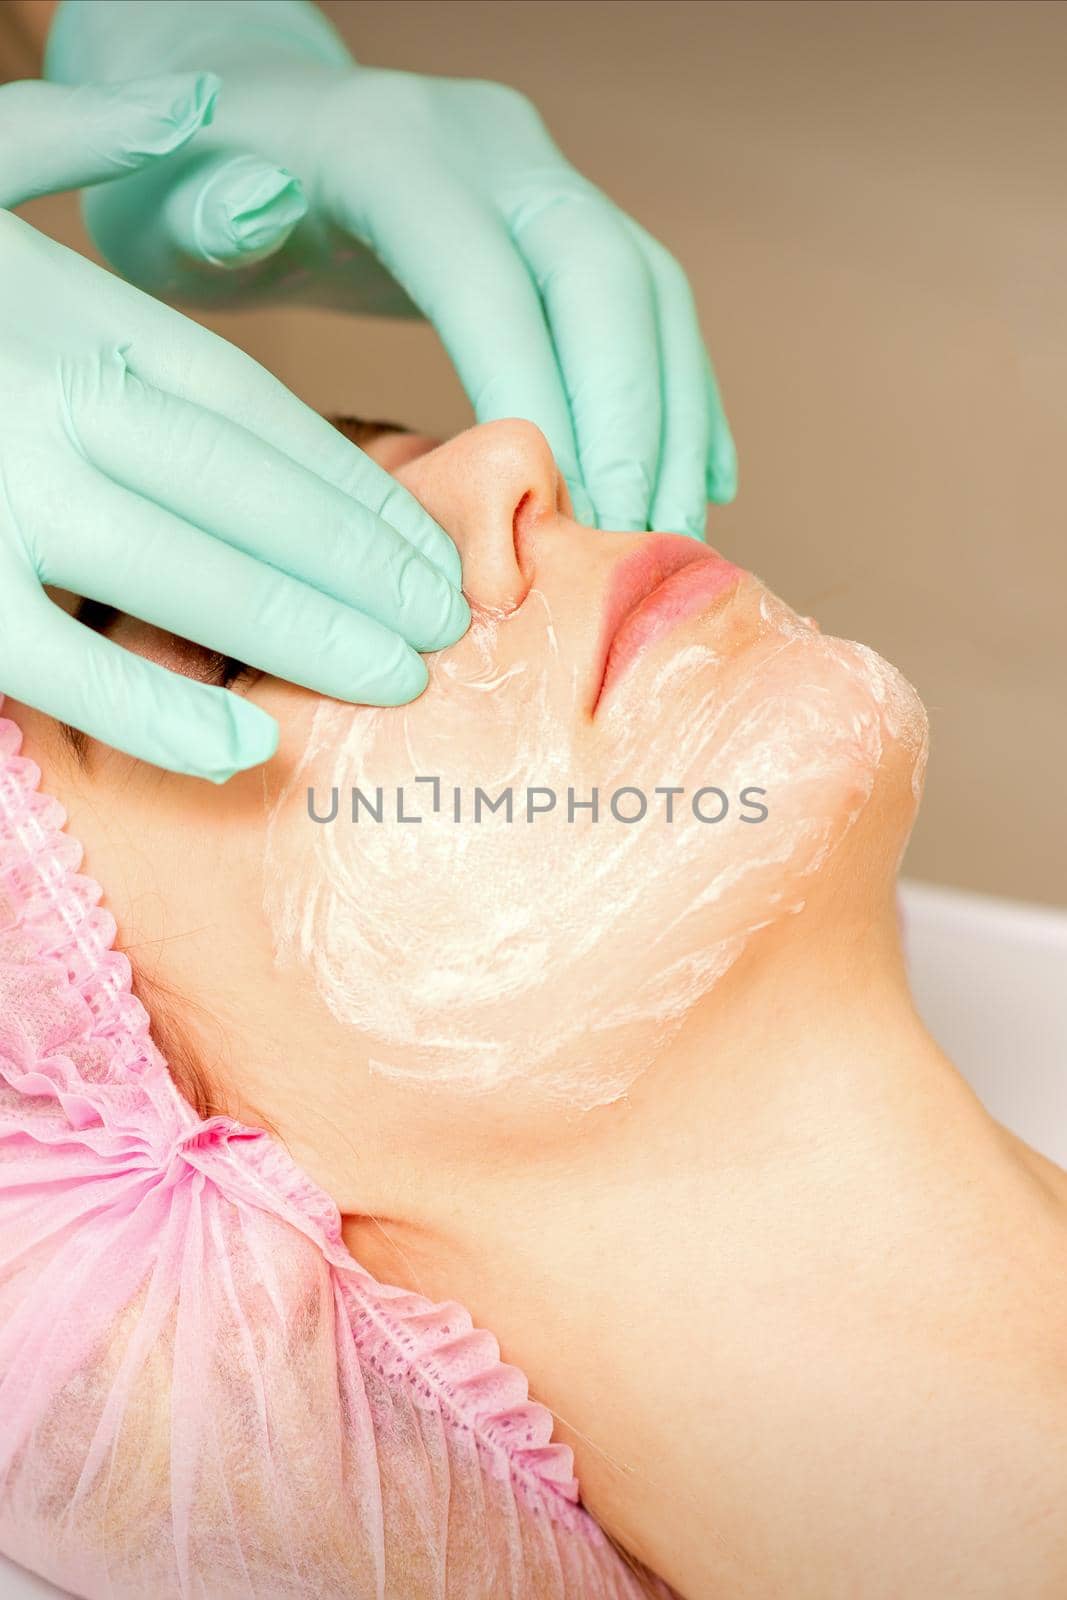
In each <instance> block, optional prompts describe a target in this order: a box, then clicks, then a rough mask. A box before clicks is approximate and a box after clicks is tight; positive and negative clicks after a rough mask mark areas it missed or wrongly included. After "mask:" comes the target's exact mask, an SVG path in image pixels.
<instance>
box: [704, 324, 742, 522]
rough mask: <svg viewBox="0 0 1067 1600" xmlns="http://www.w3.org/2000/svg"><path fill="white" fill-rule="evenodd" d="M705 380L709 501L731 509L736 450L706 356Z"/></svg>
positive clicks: (733, 493)
mask: <svg viewBox="0 0 1067 1600" xmlns="http://www.w3.org/2000/svg"><path fill="white" fill-rule="evenodd" d="M704 380H705V383H706V384H707V391H708V415H709V417H710V418H711V446H710V449H709V452H708V473H707V490H708V499H709V500H712V501H714V503H715V505H717V506H728V505H729V504H730V501H731V500H732V499H733V498H734V496H735V495H736V494H737V447H736V445H735V444H734V436H733V434H732V433H731V432H730V424H729V423H728V422H727V420H726V412H725V411H724V410H723V405H722V396H721V395H720V393H719V385H718V381H717V380H716V377H715V372H714V370H713V368H712V365H711V362H710V361H709V360H708V358H707V356H706V355H705V358H704Z"/></svg>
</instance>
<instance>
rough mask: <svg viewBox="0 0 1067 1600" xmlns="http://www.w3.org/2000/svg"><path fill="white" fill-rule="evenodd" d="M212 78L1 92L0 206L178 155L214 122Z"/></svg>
mask: <svg viewBox="0 0 1067 1600" xmlns="http://www.w3.org/2000/svg"><path fill="white" fill-rule="evenodd" d="M219 87H220V84H219V79H218V78H217V77H216V76H215V74H214V73H212V72H180V73H168V74H166V75H164V76H160V77H153V78H137V79H133V80H131V81H130V82H127V83H114V84H102V85H98V84H79V85H77V86H76V87H74V88H68V87H67V86H66V85H62V84H57V83H44V82H41V81H39V80H37V79H27V80H25V81H24V82H20V83H10V84H6V85H5V86H4V87H3V88H0V206H4V207H8V208H10V207H13V206H18V205H22V204H23V202H24V201H26V200H33V199H36V197H37V196H38V195H42V194H56V193H58V192H59V191H61V190H65V189H81V188H84V187H85V186H86V185H87V184H93V183H103V182H106V181H107V180H108V179H111V178H122V177H127V176H128V175H129V174H130V173H131V172H137V171H139V170H140V169H141V168H142V167H145V166H148V165H149V164H150V163H151V162H153V161H158V160H160V159H161V158H162V157H163V156H169V155H171V154H173V152H174V151H176V150H180V149H181V148H182V146H183V145H184V144H187V143H188V141H189V140H190V139H191V138H192V137H193V135H194V134H196V133H197V132H199V130H200V129H201V128H203V127H206V126H207V124H208V123H209V122H210V121H211V119H212V116H213V115H214V110H215V100H216V98H217V96H218V92H219Z"/></svg>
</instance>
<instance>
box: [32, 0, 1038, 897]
mask: <svg viewBox="0 0 1067 1600" xmlns="http://www.w3.org/2000/svg"><path fill="white" fill-rule="evenodd" d="M204 3H208V0H204ZM325 9H326V10H327V11H328V12H329V14H330V15H331V16H332V17H333V19H334V21H335V22H337V23H338V25H339V26H340V27H341V28H342V30H343V31H344V33H345V35H346V37H347V38H348V40H349V42H350V44H351V46H352V48H353V50H354V51H355V52H356V54H357V55H358V56H359V57H360V58H361V59H362V60H364V61H366V62H368V63H381V64H383V65H390V66H400V67H408V68H411V69H413V70H417V71H428V72H440V73H448V74H457V75H468V76H481V77H496V78H501V79H504V80H507V81H509V82H511V83H513V84H515V85H517V86H518V87H520V88H522V89H524V90H525V91H526V92H527V93H528V94H530V95H531V96H532V97H533V99H534V100H535V101H536V102H537V103H538V105H539V106H540V107H541V109H542V111H543V113H544V115H545V117H546V119H547V121H548V123H549V126H550V127H551V128H552V130H553V132H554V134H555V136H556V138H557V140H558V141H559V142H560V144H561V145H562V146H563V148H564V149H565V150H566V151H567V152H568V154H569V155H570V156H571V158H572V159H573V160H574V161H575V163H576V164H577V165H578V166H580V167H581V168H582V169H583V170H584V171H585V172H586V173H587V174H588V175H589V176H590V177H592V178H594V179H595V180H596V181H598V182H599V183H601V184H602V185H603V187H604V188H605V189H607V190H608V191H609V193H610V194H611V195H612V196H613V197H614V198H615V199H616V200H617V201H618V202H619V203H620V204H621V205H622V206H624V207H625V208H626V209H627V210H629V211H631V212H633V213H634V214H635V215H636V216H638V217H639V218H640V219H641V220H642V221H643V222H644V223H645V224H646V225H647V226H648V227H650V228H651V229H652V230H653V231H654V232H656V233H657V234H659V236H660V237H661V238H663V239H664V240H665V241H666V242H667V243H668V244H669V245H670V247H671V248H672V249H673V250H674V251H675V253H676V254H677V255H678V256H679V257H680V258H681V259H682V261H683V262H684V263H685V264H686V266H687V268H688V270H689V272H690V274H691V276H692V279H693V282H694V286H695V289H696V294H697V299H698V302H699V305H700V309H701V315H702V318H703V323H704V327H705V330H706V333H707V336H708V339H709V341H710V344H711V348H712V353H713V356H714V358H715V361H716V365H717V367H718V371H719V375H720V379H721V381H722V385H723V389H724V393H725V396H726V400H727V405H728V408H729V410H730V414H731V417H732V420H733V423H734V427H735V431H736V434H737V438H738V443H739V448H740V453H741V463H742V491H741V495H740V497H739V500H738V502H737V504H736V505H735V506H734V507H732V508H730V509H729V510H728V511H725V512H721V513H717V514H716V515H715V517H714V521H713V525H712V527H713V532H712V537H713V540H714V542H715V543H716V544H719V545H721V546H722V547H723V548H724V549H725V550H726V551H727V552H728V553H729V554H730V555H732V556H734V557H736V558H737V559H740V560H742V561H743V562H745V563H746V564H747V565H749V566H751V567H753V568H754V569H755V570H756V571H757V572H759V573H760V575H761V576H762V577H764V578H765V579H766V580H767V581H768V582H770V583H771V584H772V586H773V587H774V588H776V589H778V590H779V591H780V592H781V593H782V594H783V595H785V596H786V597H787V598H788V599H789V600H790V601H791V602H792V603H793V604H794V605H796V606H797V608H798V609H800V610H802V611H810V612H814V613H815V614H816V615H817V616H818V617H819V618H820V620H821V622H822V623H823V626H824V627H825V628H827V629H828V630H831V631H833V632H837V633H842V634H845V635H848V636H851V637H855V638H859V639H862V640H865V641H867V642H868V643H870V644H873V645H874V646H875V647H876V648H877V649H878V650H880V651H881V652H882V653H883V654H884V655H886V656H888V657H889V658H890V659H891V660H892V661H895V662H896V663H897V664H898V665H899V666H900V667H902V668H903V670H904V671H905V672H906V673H907V674H908V676H909V677H910V678H911V679H912V680H913V681H914V682H915V683H916V684H917V685H918V687H919V689H920V692H921V693H922V695H923V698H924V699H925V701H926V703H927V705H928V707H929V708H930V714H931V722H932V755H931V765H930V773H929V779H928V786H927V794H926V800H925V803H924V807H923V812H922V816H921V818H920V821H919V824H918V827H917V829H916V833H915V837H914V840H913V843H912V847H911V851H910V854H909V858H908V863H907V868H908V871H909V872H910V873H911V874H912V875H915V876H920V877H924V878H928V879H931V880H935V881H939V882H943V883H951V884H958V885H963V886H966V887H971V888H976V889H983V890H988V891H992V892H994V893H999V894H1005V895H1012V896H1017V897H1021V898H1029V899H1034V900H1047V901H1051V902H1053V903H1059V904H1064V903H1067V604H1065V598H1067V597H1065V590H1067V514H1065V482H1064V479H1065V471H1064V468H1065V464H1067V94H1065V92H1064V72H1065V62H1067V5H1063V4H1030V3H1020V0H1004V3H1001V0H985V3H981V0H947V3H938V0H935V3H926V4H910V3H880V0H876V3H823V0H784V3H781V4H779V3H777V0H749V3H747V4H745V3H739V4H734V3H718V0H704V3H701V0H660V3H653V0H578V3H564V0H503V3H497V0H436V3H435V0H347V3H345V0H342V3H329V4H327V5H326V8H325ZM353 158H354V159H358V148H355V149H354V152H353ZM29 214H31V215H32V216H33V218H34V220H35V221H37V222H38V224H39V225H40V226H42V227H45V228H47V229H48V230H49V231H50V232H54V233H55V234H56V235H57V236H59V237H61V238H63V239H65V240H67V241H68V242H76V243H84V241H83V236H82V235H81V232H80V229H79V226H78V223H77V218H76V208H75V205H74V203H73V202H72V201H70V200H68V199H63V200H60V201H56V202H44V203H41V204H39V205H38V206H37V207H35V208H32V210H31V211H30V213H29ZM431 248H432V243H431ZM210 320H211V322H212V325H213V326H214V327H216V328H218V329H219V330H221V331H223V332H225V333H226V334H227V336H228V337H230V338H232V339H235V340H236V341H238V342H240V343H242V344H244V345H245V346H246V347H247V348H248V349H250V350H251V351H252V352H253V353H254V354H255V355H257V356H258V357H259V358H260V359H261V360H263V361H264V362H265V363H266V364H267V365H268V366H270V367H271V368H273V369H274V370H275V371H276V372H278V373H279V374H280V375H281V376H282V377H283V378H284V379H285V380H286V381H287V382H288V383H289V384H290V385H291V386H292V387H293V388H295V389H296V390H298V391H299V392H300V393H301V394H302V395H303V396H304V397H305V398H306V399H308V400H309V401H311V402H312V403H313V404H315V405H317V406H320V407H323V408H328V407H348V408H352V409H356V410H359V409H365V410H367V411H370V412H371V413H374V414H386V415H390V414H392V415H396V416H398V417H399V418H401V419H405V420H410V421H411V422H412V423H415V424H418V425H419V426H422V427H427V428H430V429H433V430H440V431H442V432H448V431H453V430H455V429H456V428H458V427H460V426H462V425H463V424H464V423H465V422H466V420H467V418H468V412H467V408H466V404H465V401H464V398H463V395H462V392H461V391H460V389H459V386H458V384H457V382H456V380H455V379H454V377H453V375H452V373H451V371H450V369H449V366H448V363H447V361H446V359H445V357H444V356H443V354H442V352H441V350H440V348H439V346H438V345H437V343H436V340H435V338H434V336H433V334H432V333H431V332H430V330H429V329H426V328H423V327H415V326H393V325H382V324H379V325H372V324H369V323H357V322H351V321H350V322H341V323H339V321H338V319H336V318H334V317H332V316H329V315H319V314H313V313H307V312H302V313H297V312H288V311H286V312H270V313H267V312H256V313H250V314H248V315H246V316H217V317H214V318H212V319H210Z"/></svg>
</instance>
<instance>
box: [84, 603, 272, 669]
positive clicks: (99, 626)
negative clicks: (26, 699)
mask: <svg viewBox="0 0 1067 1600" xmlns="http://www.w3.org/2000/svg"><path fill="white" fill-rule="evenodd" d="M73 615H74V618H75V620H76V621H78V622H82V623H84V624H85V626H86V627H87V628H92V630H93V632H94V633H99V634H102V635H103V636H104V637H105V638H111V637H112V635H113V634H114V633H115V632H116V631H117V630H119V629H120V628H121V627H122V626H124V625H125V626H129V622H130V619H128V618H126V616H125V613H124V612H122V611H119V610H118V609H117V608H116V607H115V606H109V605H105V604H104V603H103V602H102V601H100V600H79V601H78V602H77V604H76V605H75V608H74V613H73ZM136 626H137V627H138V628H142V629H144V630H145V633H146V641H145V642H146V643H147V642H148V640H149V639H150V638H151V636H152V634H158V636H159V638H160V639H161V640H165V641H167V643H168V644H169V646H170V648H169V649H168V652H167V654H168V656H172V655H174V654H175V647H177V655H178V660H177V662H176V668H177V670H178V671H179V672H182V673H184V675H185V676H186V677H187V678H193V679H195V680H196V682H197V683H210V684H214V685H215V686H216V687H217V688H219V689H232V688H234V687H235V685H238V684H240V683H242V682H243V681H244V680H245V679H247V678H254V677H258V676H259V674H258V672H256V671H255V669H253V668H252V667H249V666H248V665H247V663H246V662H244V661H238V659H237V657H236V656H227V655H223V654H222V653H221V652H220V651H218V650H207V649H205V648H204V647H203V646H202V645H196V644H191V643H190V642H189V641H188V640H187V639H178V637H177V635H176V634H167V633H164V632H163V631H162V630H160V629H149V628H148V625H147V624H137V625H136ZM145 653H146V654H149V653H150V652H149V651H145Z"/></svg>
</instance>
